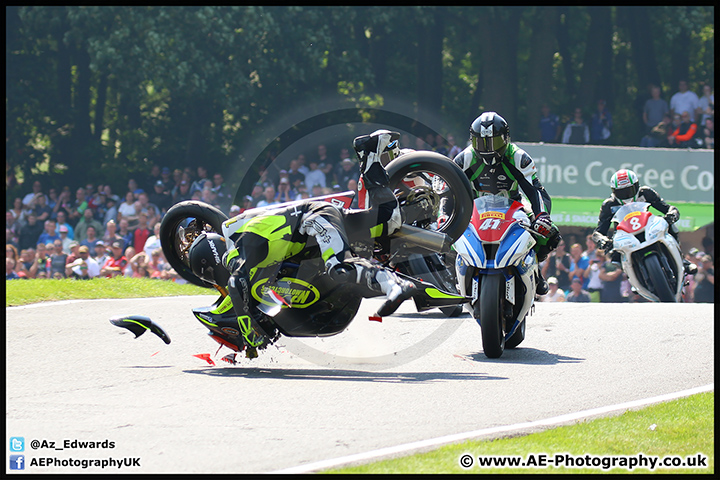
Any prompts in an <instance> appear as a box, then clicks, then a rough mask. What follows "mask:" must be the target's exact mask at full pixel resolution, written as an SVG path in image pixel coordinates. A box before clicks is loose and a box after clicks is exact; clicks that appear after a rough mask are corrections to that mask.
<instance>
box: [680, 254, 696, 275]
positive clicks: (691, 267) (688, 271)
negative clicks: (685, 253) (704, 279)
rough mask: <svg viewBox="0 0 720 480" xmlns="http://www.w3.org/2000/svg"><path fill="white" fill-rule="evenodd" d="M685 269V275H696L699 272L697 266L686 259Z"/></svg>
mask: <svg viewBox="0 0 720 480" xmlns="http://www.w3.org/2000/svg"><path fill="white" fill-rule="evenodd" d="M683 269H684V270H685V275H695V274H696V273H697V271H698V268H697V265H695V264H694V263H692V262H691V261H690V260H688V259H686V258H683Z"/></svg>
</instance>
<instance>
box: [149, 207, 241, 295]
mask: <svg viewBox="0 0 720 480" xmlns="http://www.w3.org/2000/svg"><path fill="white" fill-rule="evenodd" d="M227 219H228V217H227V215H225V214H224V213H223V212H222V211H220V210H219V209H217V208H216V207H213V206H212V205H209V204H207V203H204V202H200V201H196V200H186V201H184V202H180V203H177V204H175V205H173V206H172V207H171V208H170V209H169V210H168V211H167V213H166V214H165V216H164V217H163V219H162V222H161V223H160V245H161V246H162V251H163V254H164V255H165V259H166V260H167V262H168V263H169V264H170V266H172V268H173V269H174V270H175V271H176V272H177V274H178V275H180V276H181V277H182V278H184V279H185V280H187V281H188V282H190V283H192V284H194V285H198V286H200V287H206V288H215V286H214V285H213V284H212V283H209V282H206V281H205V280H203V279H201V278H200V277H198V276H197V275H195V274H194V273H193V272H192V269H191V268H190V263H189V259H188V250H189V249H190V246H191V245H192V243H193V241H194V240H195V238H197V236H198V235H200V234H201V233H202V232H215V233H219V234H221V235H222V223H223V222H224V221H225V220H227Z"/></svg>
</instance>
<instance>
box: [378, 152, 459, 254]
mask: <svg viewBox="0 0 720 480" xmlns="http://www.w3.org/2000/svg"><path fill="white" fill-rule="evenodd" d="M385 170H386V171H387V174H388V177H389V178H390V188H391V189H395V188H397V186H398V185H399V184H400V182H401V181H402V179H403V178H404V177H405V176H406V175H407V174H408V173H411V172H412V171H414V170H417V171H426V172H432V173H436V174H438V175H440V176H441V177H442V178H443V179H444V180H445V181H446V182H447V184H448V186H449V189H450V190H451V191H452V192H453V193H454V196H455V204H456V205H459V206H461V208H457V207H456V208H455V209H454V210H453V213H452V215H451V216H450V218H449V219H448V220H447V221H446V222H445V223H444V224H443V225H442V227H440V228H439V229H438V231H440V232H443V233H445V234H447V235H448V236H449V237H450V238H452V241H453V242H455V241H456V240H457V239H458V238H460V236H462V234H463V233H465V229H466V228H467V226H468V224H469V223H470V218H471V217H472V211H473V209H472V202H473V190H472V185H471V184H470V180H468V178H467V176H466V175H465V173H464V172H463V171H462V169H461V168H460V167H458V166H457V165H456V164H455V163H454V162H453V161H452V160H451V159H449V158H448V157H446V156H444V155H441V154H439V153H436V152H426V151H417V152H412V153H406V154H405V155H402V156H400V157H398V158H397V159H395V160H393V161H392V162H390V163H388V164H387V166H386V167H385Z"/></svg>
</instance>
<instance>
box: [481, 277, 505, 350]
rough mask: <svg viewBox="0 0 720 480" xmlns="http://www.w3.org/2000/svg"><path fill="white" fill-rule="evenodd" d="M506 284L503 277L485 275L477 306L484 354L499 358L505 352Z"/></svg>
mask: <svg viewBox="0 0 720 480" xmlns="http://www.w3.org/2000/svg"><path fill="white" fill-rule="evenodd" d="M504 296H505V282H504V278H503V276H502V275H484V276H483V277H482V282H481V284H480V298H479V299H478V302H477V303H476V304H475V308H474V314H475V319H476V320H477V321H478V323H480V330H481V333H482V345H483V353H485V356H486V357H488V358H499V357H500V356H501V355H502V354H503V351H504V350H505V332H504V330H503V309H502V302H503V298H504Z"/></svg>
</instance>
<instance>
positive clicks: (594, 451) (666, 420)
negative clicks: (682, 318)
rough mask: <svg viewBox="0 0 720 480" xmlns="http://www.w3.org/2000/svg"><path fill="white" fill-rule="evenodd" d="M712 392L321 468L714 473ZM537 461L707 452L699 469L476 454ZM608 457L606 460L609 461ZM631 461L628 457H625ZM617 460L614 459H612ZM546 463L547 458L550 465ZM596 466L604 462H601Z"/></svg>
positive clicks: (692, 455) (355, 470)
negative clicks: (487, 463) (468, 461)
mask: <svg viewBox="0 0 720 480" xmlns="http://www.w3.org/2000/svg"><path fill="white" fill-rule="evenodd" d="M714 406H715V392H708V393H701V394H697V395H693V396H691V397H687V398H682V399H679V400H674V401H670V402H665V403H661V404H657V405H652V406H650V407H646V408H644V409H641V410H633V411H627V412H625V413H623V414H621V415H617V416H613V417H608V418H600V419H595V420H591V421H587V422H580V423H577V424H575V425H569V426H563V427H557V428H553V429H550V430H545V431H542V432H538V433H532V434H529V435H525V436H518V437H510V438H500V439H496V440H488V441H467V442H463V443H458V444H453V445H448V446H445V447H442V448H439V449H437V450H433V451H431V452H427V453H421V454H417V455H411V456H407V457H402V458H395V459H391V460H383V461H379V462H375V463H370V464H366V465H361V466H353V467H348V468H340V469H333V470H327V471H324V472H322V473H476V474H477V473H483V474H486V473H650V472H652V473H710V474H712V473H714V471H715V455H714V451H715V426H714V424H715V408H714ZM465 454H469V455H471V456H472V457H473V459H474V462H473V466H471V467H469V468H463V467H461V466H460V458H461V456H463V455H465ZM530 454H534V457H533V460H536V462H535V463H539V462H540V460H541V458H542V457H541V455H544V456H545V458H547V459H554V458H555V457H556V455H557V456H559V455H562V454H570V455H572V456H573V458H574V459H575V461H576V462H578V463H579V459H580V460H584V459H585V458H586V455H591V456H593V457H595V460H592V459H591V460H590V461H597V462H602V461H603V460H602V459H601V458H600V457H603V456H611V457H612V456H614V457H616V458H617V457H618V456H621V455H626V456H632V457H634V458H635V459H636V460H637V459H638V458H639V457H640V454H642V455H643V456H644V457H645V458H648V457H658V458H659V460H662V459H663V458H667V457H669V456H678V457H680V458H682V459H683V460H685V458H686V457H690V458H692V459H697V458H698V457H697V454H703V455H705V456H706V457H707V460H706V463H707V467H702V468H655V469H654V470H650V469H649V468H639V467H636V468H633V469H632V470H629V469H623V468H614V469H605V470H604V469H603V468H601V467H598V468H567V467H560V468H556V467H552V466H547V467H531V468H511V467H506V468H498V467H494V468H491V467H479V466H478V458H479V457H483V458H485V459H486V458H488V456H491V455H492V456H496V457H500V456H503V457H511V456H516V457H518V458H520V459H521V460H523V461H526V462H528V461H530V460H531V458H530ZM610 460H611V458H609V459H608V460H604V461H606V462H607V461H610ZM628 460H629V459H628ZM616 461H618V460H616ZM549 463H550V462H548V464H549ZM599 465H602V464H601V463H599Z"/></svg>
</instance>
